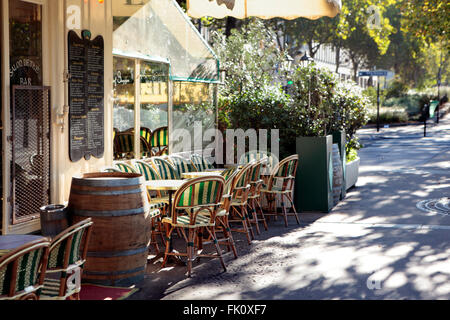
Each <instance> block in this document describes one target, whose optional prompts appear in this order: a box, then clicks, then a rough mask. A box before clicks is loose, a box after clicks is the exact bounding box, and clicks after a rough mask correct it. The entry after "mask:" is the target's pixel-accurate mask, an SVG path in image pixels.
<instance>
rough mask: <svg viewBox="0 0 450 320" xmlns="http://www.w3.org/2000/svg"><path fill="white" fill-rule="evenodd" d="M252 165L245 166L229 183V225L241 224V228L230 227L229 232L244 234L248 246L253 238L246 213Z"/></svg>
mask: <svg viewBox="0 0 450 320" xmlns="http://www.w3.org/2000/svg"><path fill="white" fill-rule="evenodd" d="M254 164H255V163H254V162H251V163H249V164H247V165H245V166H244V167H243V168H242V169H241V170H239V171H238V173H237V174H236V175H235V176H234V177H233V179H232V181H231V182H230V183H231V186H230V188H231V190H232V193H231V204H230V206H231V208H230V218H229V223H230V225H233V224H235V223H240V224H242V228H239V229H238V228H233V227H232V228H231V231H234V232H241V233H244V234H245V235H246V237H247V241H248V244H251V243H252V239H254V238H255V235H254V233H253V229H252V226H251V223H250V221H249V216H248V212H247V204H248V202H247V201H248V194H249V192H250V184H249V180H250V170H251V169H252V167H253V166H254Z"/></svg>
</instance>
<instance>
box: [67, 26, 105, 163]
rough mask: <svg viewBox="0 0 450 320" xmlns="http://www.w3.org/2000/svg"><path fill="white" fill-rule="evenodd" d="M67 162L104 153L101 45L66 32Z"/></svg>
mask: <svg viewBox="0 0 450 320" xmlns="http://www.w3.org/2000/svg"><path fill="white" fill-rule="evenodd" d="M68 42H69V45H68V49H69V107H70V108H69V129H70V137H69V139H70V140H69V148H70V160H71V161H73V162H77V161H79V160H80V159H81V158H83V157H84V158H85V159H86V160H89V159H90V158H91V156H94V157H96V158H101V157H103V153H104V123H103V122H104V42H103V37H101V36H98V37H96V38H95V39H94V40H92V41H91V33H90V32H89V31H87V30H84V31H83V32H82V38H80V37H79V36H78V35H77V33H76V32H74V31H69V35H68Z"/></svg>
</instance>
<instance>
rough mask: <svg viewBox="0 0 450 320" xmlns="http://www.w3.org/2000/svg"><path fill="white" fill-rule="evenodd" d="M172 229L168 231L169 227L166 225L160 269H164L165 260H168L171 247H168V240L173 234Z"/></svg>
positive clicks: (169, 240)
mask: <svg viewBox="0 0 450 320" xmlns="http://www.w3.org/2000/svg"><path fill="white" fill-rule="evenodd" d="M173 229H174V228H173V227H170V229H169V225H168V224H166V250H165V252H164V259H163V262H162V264H161V268H164V267H165V265H166V263H167V259H168V258H169V250H170V247H171V245H170V242H171V239H170V238H171V234H172V232H173Z"/></svg>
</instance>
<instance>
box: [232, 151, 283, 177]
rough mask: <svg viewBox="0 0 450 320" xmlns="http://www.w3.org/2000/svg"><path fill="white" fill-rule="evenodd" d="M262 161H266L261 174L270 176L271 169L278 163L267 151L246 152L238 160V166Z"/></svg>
mask: <svg viewBox="0 0 450 320" xmlns="http://www.w3.org/2000/svg"><path fill="white" fill-rule="evenodd" d="M262 159H267V161H266V162H265V163H264V166H263V168H262V173H264V174H266V175H270V173H272V169H273V168H274V167H275V166H276V165H277V163H278V158H277V157H276V156H275V155H274V154H272V153H271V152H269V151H260V150H253V151H249V152H246V153H244V154H243V155H242V156H241V158H240V159H239V165H241V166H242V165H246V164H247V163H249V162H251V161H259V160H262Z"/></svg>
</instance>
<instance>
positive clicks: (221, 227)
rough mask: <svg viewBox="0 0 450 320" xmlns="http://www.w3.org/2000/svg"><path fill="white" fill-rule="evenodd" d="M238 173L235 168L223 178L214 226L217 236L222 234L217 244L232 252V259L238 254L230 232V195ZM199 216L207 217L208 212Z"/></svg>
mask: <svg viewBox="0 0 450 320" xmlns="http://www.w3.org/2000/svg"><path fill="white" fill-rule="evenodd" d="M238 173H239V172H238V171H237V170H236V168H233V172H232V173H231V174H230V175H228V177H227V178H225V179H226V181H225V185H224V191H223V196H222V201H221V203H220V208H219V210H218V212H217V214H216V226H215V228H216V230H217V231H219V234H223V236H222V237H219V235H217V241H218V242H219V244H224V245H226V246H227V248H228V251H232V252H233V254H234V258H237V257H238V254H237V250H236V246H235V243H234V239H233V235H232V232H231V227H230V222H229V215H230V209H231V200H232V195H233V193H234V189H233V188H234V185H233V181H234V178H235V177H236V175H237V174H238ZM201 214H203V215H206V216H209V212H208V211H207V210H205V211H202V212H201Z"/></svg>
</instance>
